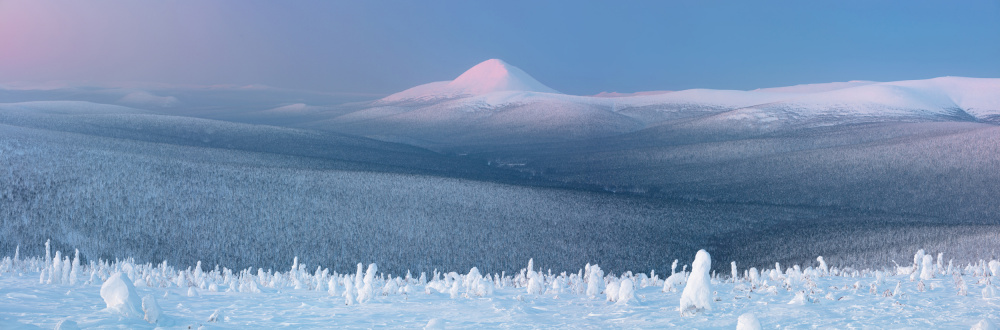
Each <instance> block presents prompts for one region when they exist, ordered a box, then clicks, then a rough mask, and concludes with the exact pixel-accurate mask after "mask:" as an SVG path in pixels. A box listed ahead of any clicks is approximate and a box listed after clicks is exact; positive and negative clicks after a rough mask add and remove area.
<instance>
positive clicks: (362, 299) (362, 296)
mask: <svg viewBox="0 0 1000 330" xmlns="http://www.w3.org/2000/svg"><path fill="white" fill-rule="evenodd" d="M376 273H378V266H376V265H375V264H369V265H368V271H366V272H365V278H364V286H362V287H361V289H359V290H358V303H362V304H363V303H366V302H368V301H370V300H371V299H372V298H375V288H374V287H373V286H374V283H373V282H374V281H375V274H376Z"/></svg>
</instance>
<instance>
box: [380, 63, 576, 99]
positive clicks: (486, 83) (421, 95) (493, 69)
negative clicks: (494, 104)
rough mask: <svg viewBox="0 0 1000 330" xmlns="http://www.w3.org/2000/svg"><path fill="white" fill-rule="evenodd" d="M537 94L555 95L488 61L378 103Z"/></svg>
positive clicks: (504, 65)
mask: <svg viewBox="0 0 1000 330" xmlns="http://www.w3.org/2000/svg"><path fill="white" fill-rule="evenodd" d="M511 91H518V92H540V93H553V94H558V93H559V92H557V91H556V90H554V89H552V88H549V87H548V86H545V85H544V84H542V83H540V82H538V80H535V78H533V77H531V75H528V73H526V72H524V71H523V70H521V69H519V68H517V67H515V66H513V65H510V64H507V62H504V61H503V60H499V59H490V60H486V61H483V62H482V63H479V64H476V66H474V67H472V68H471V69H469V70H467V71H465V72H464V73H462V75H460V76H458V78H455V80H452V81H438V82H432V83H429V84H423V85H420V86H416V87H413V88H410V89H407V90H405V91H402V92H399V93H396V94H392V95H389V96H387V97H385V98H383V99H381V100H380V102H381V103H392V102H399V101H414V100H420V101H428V100H441V99H451V98H456V97H463V96H475V95H483V94H489V93H495V92H511Z"/></svg>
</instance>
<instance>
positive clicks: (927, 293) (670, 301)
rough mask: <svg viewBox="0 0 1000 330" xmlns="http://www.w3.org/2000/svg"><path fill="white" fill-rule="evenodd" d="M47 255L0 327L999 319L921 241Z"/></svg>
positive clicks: (730, 324) (980, 279) (966, 276)
mask: <svg viewBox="0 0 1000 330" xmlns="http://www.w3.org/2000/svg"><path fill="white" fill-rule="evenodd" d="M703 254H704V255H703ZM50 257H51V259H43V258H38V257H35V258H20V257H6V258H5V259H4V260H3V261H2V262H0V328H3V329H19V328H25V329H31V328H48V329H51V328H61V329H68V328H73V327H72V326H77V327H79V328H153V327H165V328H202V327H204V328H234V329H242V328H261V329H263V328H276V327H300V328H331V327H336V328H421V327H426V328H473V327H486V328H501V327H506V328H664V327H682V328H730V329H732V328H737V323H738V322H739V323H740V324H741V328H742V326H745V325H748V324H749V325H753V323H754V320H756V321H757V322H759V323H760V325H761V326H762V328H786V327H791V328H806V327H821V328H918V327H924V328H956V329H958V328H965V329H968V328H970V327H974V326H976V325H977V324H979V325H980V326H981V325H983V324H980V323H981V322H984V321H985V322H986V323H988V324H987V325H993V324H996V323H997V322H1000V320H998V318H1000V315H997V313H996V311H997V310H998V307H1000V298H997V289H996V286H995V285H994V284H992V282H994V281H997V280H998V279H997V278H996V276H997V275H1000V274H997V273H998V271H1000V262H997V261H989V262H986V261H982V262H979V263H977V264H974V265H966V266H961V267H959V266H955V265H952V264H950V263H949V262H946V261H944V260H942V256H941V255H938V256H937V258H933V257H931V256H930V255H927V256H924V255H923V251H920V252H918V253H917V255H916V256H914V264H913V265H908V266H906V267H902V266H901V267H896V268H895V269H891V270H880V271H872V270H861V271H859V270H853V269H851V268H840V269H838V268H836V267H829V268H828V267H827V265H826V264H825V262H822V261H819V262H817V264H816V265H813V266H815V267H812V266H810V267H805V268H803V267H800V266H792V267H789V268H781V267H782V266H780V265H776V269H781V271H780V272H779V271H778V270H775V269H765V270H763V271H759V270H756V269H750V270H745V269H738V268H734V269H733V272H734V273H736V274H738V276H737V277H736V278H737V280H736V281H735V282H734V281H733V280H732V279H733V277H732V276H731V275H730V274H732V273H730V274H726V275H721V274H708V273H707V272H708V269H709V268H708V267H709V266H708V265H707V264H705V263H706V262H708V263H710V262H711V260H710V257H709V256H708V253H704V252H699V254H698V256H697V258H696V260H695V262H694V263H695V264H697V265H695V267H693V268H691V270H693V272H694V273H692V272H688V271H686V270H688V269H689V267H688V266H686V265H683V266H682V265H676V264H675V265H676V266H677V267H676V269H675V274H673V275H670V276H661V275H660V274H643V273H625V274H618V275H617V276H616V275H612V274H604V273H603V272H602V271H601V270H600V268H599V267H597V266H591V265H587V266H585V267H584V269H581V270H580V271H579V272H578V273H576V274H565V273H562V274H552V273H549V272H548V271H542V270H537V269H534V270H533V269H532V268H534V267H532V266H531V263H530V262H529V264H528V268H526V269H522V270H521V271H520V272H519V273H517V274H513V275H509V274H480V273H479V271H478V270H476V269H471V270H469V271H467V272H465V274H458V273H445V274H409V276H407V275H403V276H402V277H399V276H397V275H396V274H392V275H389V274H383V273H381V272H379V271H378V269H377V266H375V265H369V266H367V267H362V265H360V264H359V265H358V270H357V272H356V273H351V274H336V273H333V272H330V271H329V270H328V269H323V268H313V267H311V266H309V265H301V264H296V263H295V262H293V265H292V267H290V268H289V269H291V270H290V271H277V272H275V271H269V270H257V269H248V270H243V271H231V270H228V269H224V268H223V269H218V268H215V269H211V268H209V267H205V266H204V265H200V264H199V265H196V266H193V267H191V266H182V267H178V268H175V267H174V266H172V265H167V264H159V265H152V264H144V265H143V264H134V263H132V262H130V261H119V262H111V263H106V262H90V263H89V264H86V265H80V264H78V262H77V261H76V260H75V259H73V258H72V257H70V256H62V255H61V254H59V253H56V254H55V256H51V255H50ZM57 260H61V261H58V262H55V261H57ZM296 262H297V261H296ZM202 268H205V269H204V270H203V269H202ZM695 278H701V279H707V280H708V281H707V282H703V281H702V280H694V279H695ZM688 279H692V280H690V281H688ZM699 283H701V284H702V285H704V286H702V285H699ZM682 292H685V293H684V294H683V295H685V296H688V295H690V297H688V298H690V299H688V298H682ZM686 292H690V293H686ZM704 294H707V295H708V296H705V295H704ZM706 297H707V298H708V299H703V298H706ZM685 300H686V301H687V303H684V302H682V301H685ZM706 302H707V303H708V305H707V306H706V305H705V303H706ZM682 305H684V306H685V308H684V309H683V311H684V312H683V313H682V312H681V310H682V309H681V306H682ZM751 328H752V327H751Z"/></svg>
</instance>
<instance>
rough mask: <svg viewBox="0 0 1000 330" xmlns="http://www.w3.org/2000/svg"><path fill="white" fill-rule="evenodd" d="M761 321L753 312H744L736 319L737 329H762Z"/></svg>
mask: <svg viewBox="0 0 1000 330" xmlns="http://www.w3.org/2000/svg"><path fill="white" fill-rule="evenodd" d="M760 328H761V327H760V321H758V320H757V317H756V316H754V315H753V313H744V314H743V315H740V318H739V319H737V320H736V330H760Z"/></svg>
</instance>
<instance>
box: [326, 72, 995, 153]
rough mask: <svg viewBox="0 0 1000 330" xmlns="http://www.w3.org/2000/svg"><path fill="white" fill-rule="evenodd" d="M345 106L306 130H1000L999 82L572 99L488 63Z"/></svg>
mask: <svg viewBox="0 0 1000 330" xmlns="http://www.w3.org/2000/svg"><path fill="white" fill-rule="evenodd" d="M609 96H612V97H609ZM355 106H356V108H355V109H352V111H348V112H346V113H340V114H337V115H336V116H333V117H331V118H325V119H324V120H320V121H316V122H314V123H313V125H312V127H314V128H322V129H333V130H336V131H344V132H349V133H353V134H360V135H365V136H372V137H378V138H382V139H391V140H395V141H421V142H422V143H429V144H431V145H443V146H461V145H481V144H512V143H515V144H516V143H528V142H531V143H537V142H552V141H567V140H578V139H590V138H599V137H602V136H611V135H618V134H623V133H630V132H636V131H640V130H643V129H647V128H651V127H655V126H660V125H679V126H680V127H682V128H690V129H704V130H732V131H735V132H741V133H746V134H756V133H768V132H774V131H778V130H787V129H800V128H808V127H822V126H831V125H838V124H856V123H866V122H890V121H892V122H895V121H903V122H927V121H931V122H938V121H963V122H984V123H1000V79H988V78H963V77H941V78H934V79H926V80H910V81H896V82H882V83H879V82H870V81H851V82H843V83H826V84H810V85H799V86H791V87H779V88H766V89H758V90H753V91H737V90H709V89H692V90H683V91H675V92H663V91H660V92H639V93H633V94H599V95H596V96H574V95H566V94H561V93H559V92H557V91H555V90H553V89H552V88H549V87H548V86H545V85H544V84H542V83H540V82H538V81H537V80H535V79H534V78H532V77H531V76H530V75H528V74H527V73H525V72H524V71H522V70H521V69H518V68H517V67H514V66H512V65H510V64H507V63H506V62H504V61H502V60H497V59H491V60H487V61H485V62H482V63H480V64H478V65H476V66H474V67H473V68H471V69H469V70H468V71H466V72H465V73H463V74H462V75H460V76H459V77H458V78H456V79H455V80H452V81H441V82H433V83H429V84H425V85H420V86H417V87H413V88H410V89H407V90H405V91H402V92H399V93H396V94H392V95H390V96H387V97H385V98H382V99H379V100H376V101H372V102H368V103H364V104H360V105H355Z"/></svg>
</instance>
